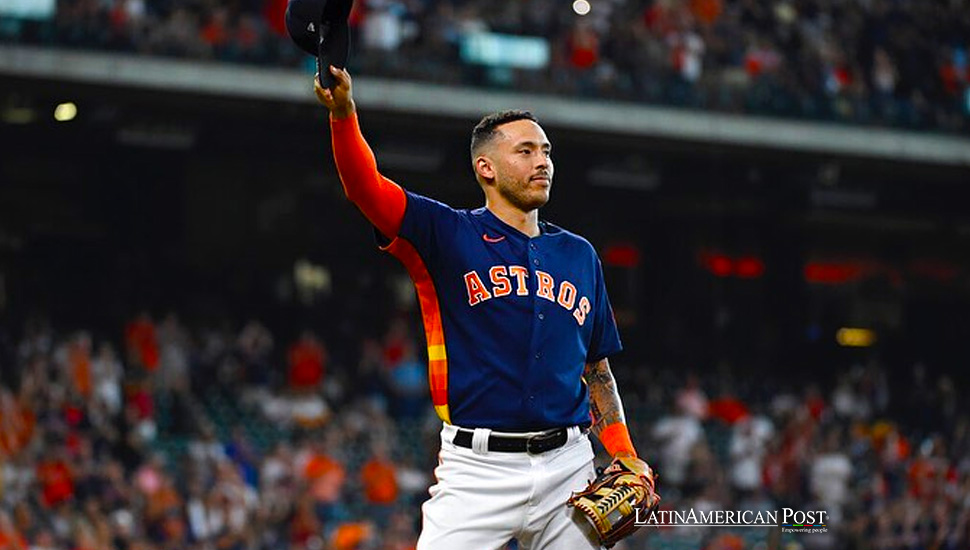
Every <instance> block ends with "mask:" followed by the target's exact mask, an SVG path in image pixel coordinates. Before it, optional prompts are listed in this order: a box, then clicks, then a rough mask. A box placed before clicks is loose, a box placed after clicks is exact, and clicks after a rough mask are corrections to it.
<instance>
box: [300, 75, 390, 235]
mask: <svg viewBox="0 0 970 550" xmlns="http://www.w3.org/2000/svg"><path fill="white" fill-rule="evenodd" d="M330 72H331V73H333V75H334V77H335V78H336V79H337V85H336V86H335V87H334V89H333V91H332V92H331V91H330V90H329V89H327V88H323V87H321V86H320V82H319V79H318V78H316V77H314V78H313V88H314V92H315V93H316V95H317V99H318V100H319V101H320V103H322V104H323V105H325V106H326V107H327V109H328V110H329V111H330V135H331V137H332V141H333V157H334V160H335V161H336V163H337V172H338V173H339V174H340V181H341V183H342V184H343V187H344V194H345V195H347V198H348V199H350V200H351V201H353V203H354V204H356V205H357V207H358V208H360V211H361V212H363V214H364V216H366V217H367V219H368V220H369V221H370V222H371V223H372V224H373V225H374V227H376V228H377V229H378V230H379V231H380V232H381V233H382V234H384V236H385V237H387V238H389V239H393V238H394V237H396V236H397V233H398V231H399V230H400V228H401V221H402V220H403V219H404V209H405V206H406V205H407V197H406V196H405V194H404V190H403V189H401V187H400V186H399V185H398V184H396V183H394V182H393V181H391V180H389V179H387V178H385V177H384V176H382V175H381V174H380V172H378V171H377V159H375V158H374V152H373V151H371V148H370V146H368V145H367V142H366V141H365V140H364V136H363V134H362V133H361V131H360V125H359V124H358V122H357V108H356V105H355V104H354V99H353V87H352V82H351V79H350V73H348V72H347V71H346V69H337V68H335V67H330Z"/></svg>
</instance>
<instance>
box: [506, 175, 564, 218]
mask: <svg viewBox="0 0 970 550" xmlns="http://www.w3.org/2000/svg"><path fill="white" fill-rule="evenodd" d="M549 183H550V187H548V188H547V189H546V191H547V192H546V193H541V192H537V193H530V192H529V191H530V189H529V187H530V186H531V184H532V182H531V181H530V180H526V181H525V183H524V184H523V183H521V182H519V183H514V184H503V183H499V184H498V186H497V187H498V192H499V195H502V198H504V199H505V200H507V201H508V202H509V203H510V204H511V205H512V206H514V207H516V208H518V209H519V210H521V211H523V212H531V211H532V210H536V209H539V208H542V207H543V206H545V205H546V203H547V202H549V193H548V191H549V190H551V188H552V178H550V179H549Z"/></svg>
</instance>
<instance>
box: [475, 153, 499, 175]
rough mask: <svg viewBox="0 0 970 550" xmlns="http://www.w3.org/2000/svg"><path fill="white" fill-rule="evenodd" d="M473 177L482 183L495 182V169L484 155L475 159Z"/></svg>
mask: <svg viewBox="0 0 970 550" xmlns="http://www.w3.org/2000/svg"><path fill="white" fill-rule="evenodd" d="M475 175H477V176H478V178H479V179H481V180H483V181H494V180H495V167H494V166H493V165H492V161H491V160H489V158H488V157H486V156H485V155H479V156H477V157H475Z"/></svg>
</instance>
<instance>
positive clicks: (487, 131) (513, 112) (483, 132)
mask: <svg viewBox="0 0 970 550" xmlns="http://www.w3.org/2000/svg"><path fill="white" fill-rule="evenodd" d="M516 120H531V121H532V122H535V123H536V124H538V123H539V120H538V119H536V117H535V115H533V114H532V113H530V112H529V111H523V110H521V109H510V110H508V111H499V112H497V113H492V114H490V115H486V116H485V117H484V118H482V120H480V121H479V122H478V124H476V125H475V129H474V130H472V147H471V152H472V160H474V159H475V153H476V152H477V151H478V150H479V149H481V148H482V146H484V145H485V144H487V143H489V142H490V141H492V140H493V139H495V136H496V134H498V127H499V126H502V125H503V124H508V123H509V122H515V121H516Z"/></svg>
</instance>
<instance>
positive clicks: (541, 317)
mask: <svg viewBox="0 0 970 550" xmlns="http://www.w3.org/2000/svg"><path fill="white" fill-rule="evenodd" d="M545 318H546V314H545V313H540V314H539V320H540V321H541V320H543V319H545Z"/></svg>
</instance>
